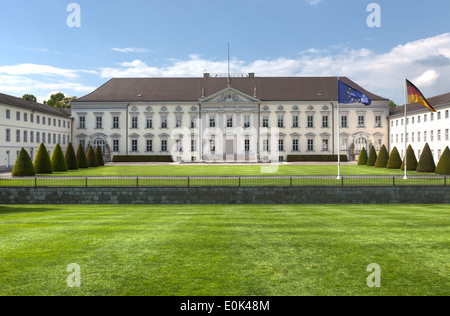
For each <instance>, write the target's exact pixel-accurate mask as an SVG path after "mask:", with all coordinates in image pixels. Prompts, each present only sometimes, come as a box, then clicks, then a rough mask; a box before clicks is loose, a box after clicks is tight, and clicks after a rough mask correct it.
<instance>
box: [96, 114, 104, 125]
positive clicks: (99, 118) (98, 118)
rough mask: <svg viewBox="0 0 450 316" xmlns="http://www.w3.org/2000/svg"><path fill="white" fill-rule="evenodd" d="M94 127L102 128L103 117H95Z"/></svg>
mask: <svg viewBox="0 0 450 316" xmlns="http://www.w3.org/2000/svg"><path fill="white" fill-rule="evenodd" d="M95 127H96V128H103V117H101V116H97V117H96V124H95Z"/></svg>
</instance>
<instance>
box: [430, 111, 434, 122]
mask: <svg viewBox="0 0 450 316" xmlns="http://www.w3.org/2000/svg"><path fill="white" fill-rule="evenodd" d="M430 121H434V113H431V114H430Z"/></svg>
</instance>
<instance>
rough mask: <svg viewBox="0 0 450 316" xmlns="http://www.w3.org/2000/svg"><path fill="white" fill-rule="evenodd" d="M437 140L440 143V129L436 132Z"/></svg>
mask: <svg viewBox="0 0 450 316" xmlns="http://www.w3.org/2000/svg"><path fill="white" fill-rule="evenodd" d="M437 140H438V142H440V141H441V130H440V129H439V130H438V131H437Z"/></svg>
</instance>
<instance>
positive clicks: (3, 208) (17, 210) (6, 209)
mask: <svg viewBox="0 0 450 316" xmlns="http://www.w3.org/2000/svg"><path fill="white" fill-rule="evenodd" d="M58 210H59V209H58V208H42V207H29V206H27V205H21V206H19V205H17V206H7V205H0V215H6V214H23V213H44V212H51V211H58Z"/></svg>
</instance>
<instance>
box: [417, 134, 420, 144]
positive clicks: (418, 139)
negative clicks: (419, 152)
mask: <svg viewBox="0 0 450 316" xmlns="http://www.w3.org/2000/svg"><path fill="white" fill-rule="evenodd" d="M417 141H418V142H419V143H420V132H417Z"/></svg>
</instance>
